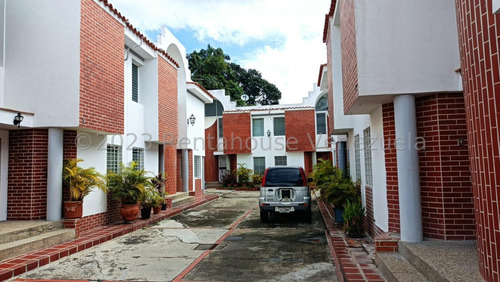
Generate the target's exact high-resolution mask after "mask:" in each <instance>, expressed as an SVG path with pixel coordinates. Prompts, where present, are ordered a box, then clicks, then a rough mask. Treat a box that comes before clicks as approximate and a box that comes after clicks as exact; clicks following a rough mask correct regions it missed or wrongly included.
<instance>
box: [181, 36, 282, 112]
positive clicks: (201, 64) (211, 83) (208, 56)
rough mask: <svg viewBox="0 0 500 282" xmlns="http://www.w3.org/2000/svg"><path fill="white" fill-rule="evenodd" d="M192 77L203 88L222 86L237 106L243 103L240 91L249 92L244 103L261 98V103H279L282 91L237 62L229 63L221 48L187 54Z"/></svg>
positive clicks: (250, 103) (257, 100) (256, 72)
mask: <svg viewBox="0 0 500 282" xmlns="http://www.w3.org/2000/svg"><path fill="white" fill-rule="evenodd" d="M187 59H188V62H189V69H190V70H191V78H192V79H193V81H196V82H198V83H199V84H201V85H202V86H203V87H205V88H206V89H224V90H226V94H227V95H229V96H230V97H231V99H232V100H234V101H236V102H237V104H238V106H242V105H245V102H244V101H243V100H242V99H241V96H242V95H243V94H247V95H248V96H249V99H248V101H247V102H246V104H247V105H254V104H255V103H256V102H260V103H261V104H262V105H271V104H278V101H279V99H280V98H281V92H280V91H279V89H278V88H277V87H276V85H274V84H272V83H269V82H268V81H267V80H265V79H264V78H262V74H261V73H260V72H259V71H257V70H255V69H249V70H246V69H244V68H242V67H241V66H240V65H238V64H235V63H230V62H229V61H230V60H231V58H230V57H229V55H226V54H224V51H222V49H221V48H213V47H212V46H210V44H209V45H208V47H207V49H206V50H205V49H201V50H200V51H199V52H198V51H193V52H192V53H191V54H188V55H187Z"/></svg>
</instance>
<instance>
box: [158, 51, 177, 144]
mask: <svg viewBox="0 0 500 282" xmlns="http://www.w3.org/2000/svg"><path fill="white" fill-rule="evenodd" d="M177 104H178V103H177V69H176V68H175V67H174V66H172V65H171V64H170V63H168V62H167V61H166V60H165V59H164V58H163V57H162V56H158V134H159V135H160V136H158V138H159V139H158V140H160V141H162V142H169V141H173V140H177V137H178V131H177V122H178V115H177ZM174 143H175V142H174ZM166 146H171V145H170V144H166ZM173 146H175V144H173Z"/></svg>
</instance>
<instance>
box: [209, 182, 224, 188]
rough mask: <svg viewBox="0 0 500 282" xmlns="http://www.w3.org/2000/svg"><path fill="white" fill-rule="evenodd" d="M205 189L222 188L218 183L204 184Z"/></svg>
mask: <svg viewBox="0 0 500 282" xmlns="http://www.w3.org/2000/svg"><path fill="white" fill-rule="evenodd" d="M205 184H206V186H207V188H221V187H222V183H219V182H206V183H205Z"/></svg>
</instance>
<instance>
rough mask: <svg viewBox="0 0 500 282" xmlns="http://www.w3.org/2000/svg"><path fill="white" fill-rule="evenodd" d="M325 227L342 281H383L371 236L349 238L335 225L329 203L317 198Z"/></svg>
mask: <svg viewBox="0 0 500 282" xmlns="http://www.w3.org/2000/svg"><path fill="white" fill-rule="evenodd" d="M317 203H318V207H319V210H320V212H321V215H322V216H323V220H324V222H325V227H326V238H327V240H328V245H329V247H330V253H331V254H332V257H333V260H334V262H335V267H336V269H337V278H338V280H339V281H340V282H342V281H349V282H350V281H370V282H372V281H373V282H377V281H385V279H384V278H383V276H382V275H381V274H380V271H379V270H378V268H377V266H376V265H375V260H374V259H375V257H374V255H375V254H374V252H375V246H374V244H373V240H372V239H371V238H361V239H351V238H348V237H347V236H346V235H345V234H344V232H342V230H341V229H340V228H338V227H337V226H335V216H334V214H333V209H332V207H331V206H330V205H327V204H325V203H324V202H323V201H322V200H321V199H319V198H318V199H317Z"/></svg>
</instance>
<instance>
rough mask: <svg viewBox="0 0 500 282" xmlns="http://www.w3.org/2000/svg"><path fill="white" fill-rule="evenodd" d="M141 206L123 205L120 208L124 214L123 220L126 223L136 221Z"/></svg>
mask: <svg viewBox="0 0 500 282" xmlns="http://www.w3.org/2000/svg"><path fill="white" fill-rule="evenodd" d="M139 211H140V209H139V205H137V203H136V204H122V207H121V208H120V213H121V214H122V217H123V220H125V222H131V221H134V220H135V218H136V217H137V215H138V214H139Z"/></svg>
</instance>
